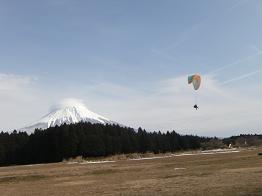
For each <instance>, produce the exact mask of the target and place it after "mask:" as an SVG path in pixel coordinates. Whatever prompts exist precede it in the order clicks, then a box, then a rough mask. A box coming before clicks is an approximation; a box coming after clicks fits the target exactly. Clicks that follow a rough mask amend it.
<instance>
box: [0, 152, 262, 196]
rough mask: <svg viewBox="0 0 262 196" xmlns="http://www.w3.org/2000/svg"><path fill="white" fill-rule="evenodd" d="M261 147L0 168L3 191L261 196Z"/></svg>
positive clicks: (51, 193)
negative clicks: (159, 156)
mask: <svg viewBox="0 0 262 196" xmlns="http://www.w3.org/2000/svg"><path fill="white" fill-rule="evenodd" d="M258 152H262V148H257V149H251V150H247V149H245V150H241V151H240V152H232V153H218V154H213V153H209V154H201V155H184V156H174V157H169V158H159V159H148V160H127V161H118V162H110V163H98V164H95V163H94V164H88V163H85V164H79V163H75V164H73V163H72V164H68V163H57V164H43V165H33V166H32V165H27V166H12V167H2V168H0V195H1V196H5V195H8V196H9V195H10V196H16V195H26V196H28V195H37V196H41V195H63V196H65V195H150V196H151V195H212V196H213V195H262V156H258V155H257V153H258Z"/></svg>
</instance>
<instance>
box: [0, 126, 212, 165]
mask: <svg viewBox="0 0 262 196" xmlns="http://www.w3.org/2000/svg"><path fill="white" fill-rule="evenodd" d="M205 140H208V138H203V137H198V136H193V135H180V134H178V133H176V132H175V131H172V132H166V133H161V132H146V131H145V130H143V129H142V128H139V129H138V130H134V129H132V128H128V127H121V126H119V125H109V124H107V125H103V124H91V123H86V122H81V123H77V124H70V125H66V124H64V125H62V126H56V127H50V128H48V129H46V130H38V129H36V130H35V131H34V133H32V134H30V135H28V134H27V133H26V132H17V131H13V132H12V133H7V132H1V133H0V165H12V164H34V163H50V162H60V161H62V160H63V159H68V158H72V157H76V156H83V157H99V156H108V155H115V154H122V153H146V152H153V153H165V152H176V151H179V150H189V149H198V148H200V145H201V142H203V141H205Z"/></svg>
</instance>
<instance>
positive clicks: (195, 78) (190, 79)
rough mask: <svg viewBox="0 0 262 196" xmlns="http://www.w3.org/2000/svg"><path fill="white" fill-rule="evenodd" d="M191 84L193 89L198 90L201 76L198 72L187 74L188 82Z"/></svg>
mask: <svg viewBox="0 0 262 196" xmlns="http://www.w3.org/2000/svg"><path fill="white" fill-rule="evenodd" d="M191 83H192V84H193V87H194V89H195V90H198V89H199V87H200V84H201V76H200V75H198V74H195V75H191V76H188V84H191Z"/></svg>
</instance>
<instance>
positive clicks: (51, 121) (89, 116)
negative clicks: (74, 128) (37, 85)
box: [20, 99, 118, 133]
mask: <svg viewBox="0 0 262 196" xmlns="http://www.w3.org/2000/svg"><path fill="white" fill-rule="evenodd" d="M78 122H90V123H93V124H95V123H101V124H118V123H116V122H114V121H111V120H109V119H108V118H105V117H103V116H101V115H98V114H96V113H94V112H92V111H90V110H88V109H87V108H86V106H85V105H84V104H83V103H82V102H81V101H79V100H74V99H69V100H65V101H63V102H62V103H61V104H59V105H56V106H55V107H53V108H52V110H51V112H50V113H49V114H47V115H45V116H44V117H42V118H41V119H40V120H38V121H36V122H35V123H32V124H31V125H28V126H26V127H24V128H21V129H20V130H21V131H26V132H27V133H32V132H34V130H35V129H42V130H44V129H47V128H49V127H54V126H56V125H57V126H60V125H62V124H74V123H78Z"/></svg>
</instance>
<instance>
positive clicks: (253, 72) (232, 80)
mask: <svg viewBox="0 0 262 196" xmlns="http://www.w3.org/2000/svg"><path fill="white" fill-rule="evenodd" d="M259 72H262V68H261V69H258V70H256V71H252V72H249V73H246V74H243V75H241V76H237V77H234V78H231V79H230V80H227V81H224V82H222V83H221V85H226V84H229V83H231V82H236V81H239V80H243V79H246V78H248V77H250V76H253V75H255V74H257V73H259Z"/></svg>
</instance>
